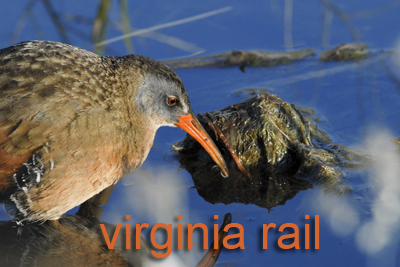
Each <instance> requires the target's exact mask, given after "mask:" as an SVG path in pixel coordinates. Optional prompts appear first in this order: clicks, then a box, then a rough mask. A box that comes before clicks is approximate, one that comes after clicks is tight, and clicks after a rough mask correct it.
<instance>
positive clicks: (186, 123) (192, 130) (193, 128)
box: [175, 114, 229, 177]
mask: <svg viewBox="0 0 400 267" xmlns="http://www.w3.org/2000/svg"><path fill="white" fill-rule="evenodd" d="M175 125H176V126H178V127H180V128H181V129H183V130H184V131H186V132H187V133H188V134H190V135H191V136H192V137H193V138H194V139H196V141H197V142H199V143H200V145H202V146H203V147H204V149H205V150H206V151H207V152H208V154H210V156H211V158H212V159H213V160H214V162H215V163H216V164H217V165H218V167H219V168H220V170H221V172H222V174H223V175H224V176H225V177H228V175H229V173H228V167H227V166H226V163H225V160H224V158H223V157H222V155H221V152H219V150H218V148H217V146H216V145H215V144H214V142H213V140H212V139H211V138H210V136H209V135H208V134H207V132H206V131H205V130H204V128H203V126H201V124H200V123H199V121H198V120H197V119H196V117H195V116H194V115H192V114H188V115H182V116H180V117H179V122H178V123H177V124H175Z"/></svg>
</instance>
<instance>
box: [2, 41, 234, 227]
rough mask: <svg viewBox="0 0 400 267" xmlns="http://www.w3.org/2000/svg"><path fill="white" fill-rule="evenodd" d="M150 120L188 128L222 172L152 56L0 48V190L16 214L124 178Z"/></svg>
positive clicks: (56, 212)
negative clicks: (110, 55)
mask: <svg viewBox="0 0 400 267" xmlns="http://www.w3.org/2000/svg"><path fill="white" fill-rule="evenodd" d="M160 126H178V127H180V128H182V129H183V130H185V131H186V132H188V133H189V134H190V135H192V136H193V137H194V138H195V139H196V140H197V141H198V142H199V143H201V144H202V146H203V147H204V148H205V149H206V150H207V151H208V152H209V154H210V155H211V157H212V158H213V159H214V161H215V162H216V164H217V165H218V166H219V167H220V169H221V171H222V173H223V174H224V175H225V176H227V175H228V170H227V167H226V164H225V161H224V159H223V158H222V156H221V153H220V152H219V150H218V148H217V147H216V146H215V144H214V143H213V141H212V140H211V138H210V137H209V136H208V134H207V133H206V132H205V131H204V129H203V127H202V126H201V125H200V124H199V123H198V121H197V119H196V117H195V116H194V113H193V111H192V109H191V107H190V103H189V98H188V95H187V92H186V90H185V87H184V85H183V84H182V81H181V79H180V78H179V77H178V75H177V74H176V73H175V72H173V71H172V70H171V69H170V68H169V67H167V66H165V65H163V64H162V63H160V62H158V61H155V60H152V59H150V58H147V57H144V56H139V55H128V56H123V57H100V56H98V55H96V54H93V53H91V52H89V51H86V50H84V49H80V48H78V47H74V46H71V45H66V44H62V43H56V42H49V41H30V42H24V43H20V44H17V45H14V46H11V47H8V48H5V49H2V50H0V194H1V195H2V197H3V198H6V199H8V200H11V201H12V202H13V203H14V204H15V206H16V207H17V210H18V211H19V212H18V214H19V215H18V216H19V217H17V220H19V221H44V220H55V219H57V218H59V217H60V216H61V215H62V214H64V213H65V212H66V211H68V210H69V209H71V208H73V207H75V206H77V205H79V204H81V203H82V202H84V201H85V200H87V199H89V198H90V197H92V196H93V195H95V194H97V193H99V192H100V191H102V190H103V189H105V188H107V187H108V186H110V185H112V184H115V183H116V182H118V181H119V180H121V179H122V178H124V177H125V176H126V175H127V174H128V173H130V172H132V171H134V170H135V169H136V168H138V167H139V166H140V165H141V164H142V163H143V162H144V160H145V159H146V157H147V155H148V153H149V151H150V148H151V147H152V145H153V140H154V137H155V134H156V131H157V129H158V128H159V127H160ZM11 201H10V202H11Z"/></svg>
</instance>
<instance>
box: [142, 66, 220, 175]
mask: <svg viewBox="0 0 400 267" xmlns="http://www.w3.org/2000/svg"><path fill="white" fill-rule="evenodd" d="M149 60H150V59H147V58H146V61H149ZM147 64H149V63H147ZM150 64H152V67H151V68H149V67H147V69H146V70H145V75H144V77H143V79H142V81H141V84H140V87H139V90H138V91H137V93H136V98H135V99H136V104H137V106H138V107H139V109H140V110H142V111H143V112H145V113H146V114H147V115H148V116H149V117H151V118H152V119H153V120H154V121H156V122H157V124H158V125H159V126H172V127H175V126H178V127H180V128H181V129H183V130H184V131H186V132H187V133H188V134H190V135H191V136H192V137H193V138H194V139H196V140H197V142H199V143H200V144H201V145H202V146H203V147H204V149H205V150H206V151H207V152H208V154H210V156H211V158H212V159H213V160H214V161H215V163H216V164H217V165H218V166H219V168H220V170H221V172H222V174H223V175H224V176H228V168H227V166H226V163H225V160H224V158H223V157H222V155H221V153H220V151H219V150H218V148H217V146H216V145H215V144H214V142H213V141H212V139H211V138H210V136H209V135H208V134H207V132H206V131H205V130H204V128H203V127H202V126H201V124H200V123H199V121H198V120H197V119H196V116H195V115H194V113H193V111H192V108H191V107H190V101H189V97H188V94H187V92H186V90H185V87H184V85H183V83H182V82H181V80H180V78H179V77H178V75H176V74H175V72H173V71H172V70H171V69H170V68H169V67H167V66H165V65H163V64H162V63H160V62H157V61H153V60H151V61H150Z"/></svg>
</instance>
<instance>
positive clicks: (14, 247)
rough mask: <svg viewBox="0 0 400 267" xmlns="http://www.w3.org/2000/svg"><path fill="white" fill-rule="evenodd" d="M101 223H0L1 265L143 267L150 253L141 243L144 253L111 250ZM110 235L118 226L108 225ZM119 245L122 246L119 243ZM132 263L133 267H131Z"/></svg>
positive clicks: (79, 219)
mask: <svg viewBox="0 0 400 267" xmlns="http://www.w3.org/2000/svg"><path fill="white" fill-rule="evenodd" d="M99 224H100V222H99V221H98V220H96V219H92V220H89V219H85V218H83V217H81V216H78V215H75V216H72V215H66V216H63V217H62V218H61V219H60V220H58V221H47V222H45V223H42V224H41V223H34V224H29V225H25V226H18V225H17V224H16V223H15V222H2V223H1V224H0V233H1V236H2V238H1V239H0V250H1V251H2V253H1V256H0V265H1V266H100V265H108V266H129V264H131V266H142V263H143V259H144V257H145V256H146V255H148V254H149V249H148V246H147V245H146V244H145V242H144V240H141V243H142V248H145V249H141V250H125V251H122V250H121V249H120V248H117V249H108V248H107V246H106V243H105V241H104V238H103V234H102V232H101V229H100V226H99ZM105 226H106V229H107V232H109V233H113V232H114V231H115V225H111V224H107V223H105ZM117 245H118V244H117ZM128 263H129V264H128Z"/></svg>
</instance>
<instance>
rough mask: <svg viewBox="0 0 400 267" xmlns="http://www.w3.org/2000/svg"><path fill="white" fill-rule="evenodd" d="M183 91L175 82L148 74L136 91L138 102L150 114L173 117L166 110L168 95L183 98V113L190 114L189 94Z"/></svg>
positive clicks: (142, 109) (141, 108)
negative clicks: (187, 100) (187, 101)
mask: <svg viewBox="0 0 400 267" xmlns="http://www.w3.org/2000/svg"><path fill="white" fill-rule="evenodd" d="M181 91H182V90H181V88H179V87H178V86H177V85H176V84H175V83H173V82H170V81H168V80H166V79H162V78H157V77H155V76H153V75H147V76H146V77H145V78H144V79H143V80H142V83H141V84H140V87H139V90H138V92H137V93H136V104H137V106H138V107H139V109H140V110H141V111H143V112H144V113H146V114H148V115H150V116H154V115H155V116H157V117H159V118H165V119H172V118H169V116H168V115H170V114H169V113H168V112H167V110H166V107H167V106H166V101H167V98H168V97H170V96H175V97H177V98H178V99H180V100H181V102H180V103H181V105H182V109H181V110H182V112H183V114H188V113H189V110H190V108H189V105H188V104H187V103H186V98H187V96H183V95H182V92H181Z"/></svg>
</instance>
